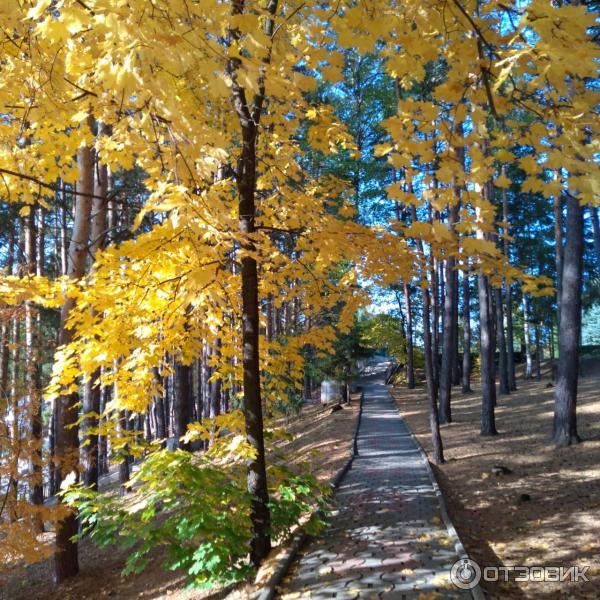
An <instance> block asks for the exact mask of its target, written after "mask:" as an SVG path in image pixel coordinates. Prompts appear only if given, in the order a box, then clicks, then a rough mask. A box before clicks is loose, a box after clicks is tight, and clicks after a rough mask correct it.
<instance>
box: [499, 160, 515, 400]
mask: <svg viewBox="0 0 600 600" xmlns="http://www.w3.org/2000/svg"><path fill="white" fill-rule="evenodd" d="M503 173H504V171H503ZM502 220H503V221H504V227H505V230H504V233H505V236H504V257H505V258H506V262H507V263H510V242H509V240H508V235H509V234H510V227H509V224H508V223H509V210H508V195H507V193H506V189H505V188H502ZM512 311H513V306H512V285H511V282H510V281H506V362H507V366H506V368H507V369H508V389H509V391H511V392H514V391H516V389H517V379H516V374H515V336H514V330H513V315H512Z"/></svg>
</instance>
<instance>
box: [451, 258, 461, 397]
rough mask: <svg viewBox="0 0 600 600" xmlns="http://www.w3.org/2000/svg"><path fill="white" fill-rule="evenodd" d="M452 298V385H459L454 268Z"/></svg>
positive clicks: (456, 288)
mask: <svg viewBox="0 0 600 600" xmlns="http://www.w3.org/2000/svg"><path fill="white" fill-rule="evenodd" d="M453 276H454V300H453V302H452V305H453V307H454V313H453V315H452V325H453V327H454V333H453V338H454V352H453V353H452V385H453V386H457V385H460V359H461V358H462V357H461V355H460V351H459V346H460V340H459V335H458V334H459V329H458V270H456V269H455V270H454V274H453Z"/></svg>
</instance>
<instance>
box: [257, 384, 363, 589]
mask: <svg viewBox="0 0 600 600" xmlns="http://www.w3.org/2000/svg"><path fill="white" fill-rule="evenodd" d="M363 400H364V392H362V393H361V395H360V400H359V403H360V404H359V409H358V415H357V417H356V425H355V427H354V435H353V438H352V452H351V454H350V457H349V458H348V460H347V461H346V464H345V465H344V466H343V467H342V468H341V469H340V470H339V471H338V472H337V473H336V475H335V477H334V478H333V479H332V480H331V484H330V485H331V487H332V490H333V491H335V490H336V489H337V488H338V487H339V485H340V483H341V482H342V480H343V479H344V476H345V475H346V473H347V472H348V471H349V470H350V467H351V466H352V462H353V461H354V459H355V457H356V456H357V455H358V431H359V429H360V420H361V417H362V412H363ZM318 514H319V511H315V512H314V513H313V514H312V515H311V516H310V517H309V518H313V517H314V516H317V515H318ZM307 537H308V534H307V533H306V531H305V528H304V526H303V525H300V526H299V527H298V531H296V533H294V535H293V536H292V538H291V541H290V542H289V543H288V544H286V546H285V547H284V548H283V549H282V551H281V552H280V554H278V555H277V556H276V557H275V558H274V559H273V562H274V564H273V562H271V563H270V564H269V569H273V573H272V574H271V575H270V577H269V579H268V580H267V581H266V582H265V583H263V584H261V587H260V589H259V590H257V591H255V592H254V593H252V594H250V598H251V600H272V599H273V598H274V597H275V593H276V591H277V586H278V585H279V584H280V583H281V581H282V579H283V578H284V577H285V575H286V573H287V572H288V570H289V568H290V566H291V564H292V562H293V561H294V559H295V558H296V556H297V555H298V552H299V551H300V549H301V548H302V545H303V544H304V542H305V541H306V539H307ZM260 571H261V569H259V572H258V573H257V575H256V581H259V580H260V578H261V573H260Z"/></svg>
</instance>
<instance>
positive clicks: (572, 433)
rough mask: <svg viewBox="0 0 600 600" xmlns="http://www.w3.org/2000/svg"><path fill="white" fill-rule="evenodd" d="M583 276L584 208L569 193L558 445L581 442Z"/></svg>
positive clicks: (556, 419) (556, 425)
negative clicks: (579, 382) (579, 384)
mask: <svg viewBox="0 0 600 600" xmlns="http://www.w3.org/2000/svg"><path fill="white" fill-rule="evenodd" d="M582 275H583V208H582V207H581V205H580V204H579V200H578V199H577V198H576V197H574V196H572V195H571V194H568V195H567V230H566V243H565V254H564V262H563V272H562V288H561V302H560V305H561V311H560V323H559V332H558V344H559V356H558V374H557V381H556V392H555V393H556V395H555V404H554V432H553V433H554V435H553V438H554V443H555V445H556V446H557V447H563V446H569V445H571V444H576V443H578V442H579V441H580V438H579V435H578V434H577V379H578V376H579V341H580V335H581V288H582Z"/></svg>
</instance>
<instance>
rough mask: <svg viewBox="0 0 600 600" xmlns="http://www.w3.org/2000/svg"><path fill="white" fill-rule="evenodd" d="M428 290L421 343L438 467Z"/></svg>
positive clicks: (441, 452) (441, 448) (439, 449)
mask: <svg viewBox="0 0 600 600" xmlns="http://www.w3.org/2000/svg"><path fill="white" fill-rule="evenodd" d="M430 311H431V308H430V296H429V288H425V289H424V290H423V343H424V346H425V348H424V354H425V379H426V382H427V397H428V399H429V427H430V430H431V442H432V446H433V462H434V463H435V464H436V465H440V464H442V463H443V462H444V446H443V443H442V436H441V433H440V423H439V417H438V405H437V386H436V382H435V378H434V375H433V353H432V336H431V317H430Z"/></svg>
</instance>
